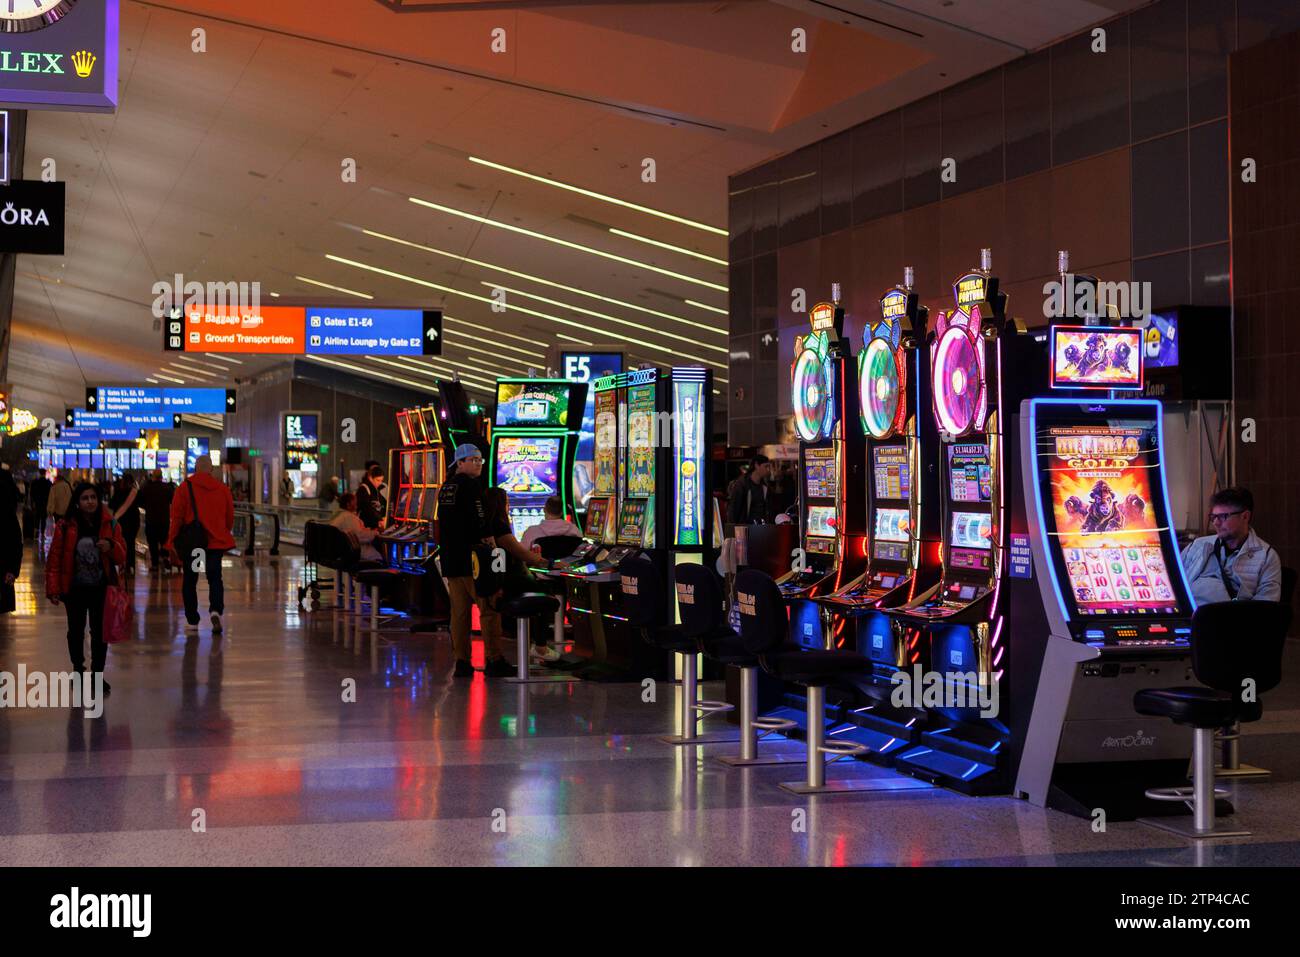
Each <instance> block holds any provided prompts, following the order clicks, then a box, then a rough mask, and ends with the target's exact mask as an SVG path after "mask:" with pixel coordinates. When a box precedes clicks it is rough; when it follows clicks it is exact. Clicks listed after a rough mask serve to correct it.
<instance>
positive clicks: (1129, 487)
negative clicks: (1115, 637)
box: [1038, 424, 1179, 615]
mask: <svg viewBox="0 0 1300 957" xmlns="http://www.w3.org/2000/svg"><path fill="white" fill-rule="evenodd" d="M1157 435H1158V430H1157V428H1156V427H1155V426H1154V425H1151V426H1143V425H1136V424H1135V425H1133V426H1123V425H1111V424H1098V425H1045V426H1043V427H1041V428H1040V429H1039V434H1038V452H1039V456H1040V458H1039V469H1040V474H1041V477H1042V478H1041V481H1042V484H1043V487H1042V490H1041V491H1042V492H1043V493H1044V494H1046V495H1047V498H1048V501H1049V502H1050V506H1051V507H1050V509H1046V510H1045V512H1046V514H1045V516H1044V518H1045V521H1046V525H1047V531H1048V535H1049V536H1050V539H1051V541H1052V542H1053V549H1052V551H1053V552H1054V553H1055V555H1054V557H1055V558H1056V560H1057V562H1058V567H1060V566H1063V571H1064V573H1065V574H1064V576H1062V577H1061V590H1062V592H1064V597H1065V599H1066V603H1067V607H1068V608H1069V609H1070V610H1071V611H1072V612H1074V613H1075V614H1079V615H1143V614H1149V615H1155V614H1177V613H1178V612H1179V604H1178V599H1177V597H1176V593H1175V586H1174V582H1173V580H1172V579H1171V577H1170V571H1169V569H1170V564H1171V563H1170V560H1169V558H1168V556H1167V555H1166V553H1165V548H1164V542H1163V541H1162V539H1165V538H1168V536H1169V529H1167V528H1164V527H1162V526H1161V525H1160V523H1159V521H1158V515H1159V514H1160V509H1158V508H1157V507H1156V501H1155V499H1154V498H1153V494H1154V492H1155V489H1154V488H1153V485H1152V481H1151V477H1152V474H1153V470H1154V468H1155V467H1157V466H1158V463H1159V450H1158V447H1157V446H1158V439H1157Z"/></svg>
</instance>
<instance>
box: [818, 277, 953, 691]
mask: <svg viewBox="0 0 1300 957" xmlns="http://www.w3.org/2000/svg"><path fill="white" fill-rule="evenodd" d="M927 317H928V310H927V309H926V307H924V306H922V305H921V304H920V300H919V298H918V297H917V295H916V293H915V292H914V291H913V289H912V269H911V267H910V266H909V267H908V268H907V270H906V272H905V277H904V280H903V284H902V285H901V286H895V287H893V288H892V289H890V290H889V291H888V292H886V293H885V295H884V296H883V297H882V298H881V300H880V318H879V319H878V320H876V321H873V322H872V323H870V325H869V326H868V327H867V328H866V329H865V330H864V331H863V349H862V351H861V352H860V353H858V416H859V419H860V420H861V423H862V429H863V432H864V433H865V436H866V461H867V467H868V474H867V481H866V483H865V485H866V488H865V492H866V499H867V529H868V531H869V539H868V540H867V541H866V544H867V567H866V570H865V571H864V572H863V573H862V575H860V576H859V577H858V578H856V579H854V580H852V581H850V582H849V583H848V584H847V585H845V586H844V587H843V588H840V589H838V590H836V591H834V592H831V593H830V594H827V595H825V596H823V597H821V598H818V599H817V601H818V602H819V603H820V604H821V605H822V606H823V608H824V609H825V612H826V614H827V615H828V616H830V617H831V618H832V619H835V618H843V619H847V621H848V622H849V624H850V629H849V634H848V635H847V640H846V643H847V644H849V646H850V647H853V648H855V650H856V651H858V653H860V654H862V655H865V656H866V657H868V658H870V659H871V660H872V662H873V664H874V668H875V671H874V674H873V676H872V678H873V683H874V684H876V685H879V686H880V687H886V688H887V687H891V686H892V677H893V674H894V673H895V672H896V671H898V670H899V669H900V668H909V667H911V666H912V665H913V664H915V663H917V662H923V661H924V659H925V657H926V652H927V651H928V649H927V648H926V647H925V646H924V644H923V643H922V642H921V641H920V639H919V637H918V635H917V633H916V632H915V631H912V632H905V631H904V630H903V629H900V628H897V627H895V623H894V621H893V619H891V618H890V617H889V616H887V615H884V614H882V613H881V611H880V609H882V608H888V607H894V606H898V605H902V604H906V603H907V602H909V601H912V600H914V599H915V598H917V597H918V596H920V595H923V594H925V593H927V592H928V591H930V590H931V589H933V587H934V585H935V583H936V582H937V580H938V574H939V532H938V528H939V507H938V498H939V495H938V492H939V485H938V471H937V470H936V469H935V468H933V467H927V464H928V463H929V462H930V461H931V460H932V459H933V457H934V454H935V450H936V449H937V446H938V432H937V429H936V427H935V424H934V417H933V416H932V415H931V414H930V377H929V376H928V375H923V374H922V370H921V361H922V358H923V356H924V350H923V349H922V348H921V346H922V345H923V343H924V337H925V326H926V319H927ZM832 630H833V631H834V630H835V629H834V626H832Z"/></svg>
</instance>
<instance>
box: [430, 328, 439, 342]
mask: <svg viewBox="0 0 1300 957" xmlns="http://www.w3.org/2000/svg"><path fill="white" fill-rule="evenodd" d="M428 335H429V341H430V342H432V341H434V340H435V339H437V338H438V330H437V329H433V328H430V329H429V333H428Z"/></svg>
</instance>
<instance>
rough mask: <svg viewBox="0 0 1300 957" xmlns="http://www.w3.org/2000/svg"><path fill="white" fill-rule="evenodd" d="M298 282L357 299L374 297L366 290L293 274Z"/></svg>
mask: <svg viewBox="0 0 1300 957" xmlns="http://www.w3.org/2000/svg"><path fill="white" fill-rule="evenodd" d="M293 278H294V279H296V280H298V281H299V282H305V283H310V284H311V285H313V286H320V287H322V288H324V289H333V290H334V291H335V292H341V293H343V294H345V295H348V296H356V297H357V298H358V299H374V298H375V297H374V296H372V295H370V293H367V292H357V291H356V290H355V289H345V288H344V287H343V286H333V285H330V284H329V283H327V282H321V281H320V280H319V279H308V278H307V277H306V276H294V277H293Z"/></svg>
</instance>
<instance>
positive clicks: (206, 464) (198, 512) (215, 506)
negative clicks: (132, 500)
mask: <svg viewBox="0 0 1300 957" xmlns="http://www.w3.org/2000/svg"><path fill="white" fill-rule="evenodd" d="M192 522H198V523H199V524H200V525H201V526H202V527H203V532H204V533H205V536H206V538H207V541H206V543H205V544H204V545H203V546H202V548H201V550H202V552H203V556H202V557H203V561H202V563H201V564H200V563H199V562H198V561H197V556H196V555H194V554H193V552H195V551H199V550H200V549H197V548H187V550H186V554H184V555H181V554H178V550H177V539H178V537H179V538H182V541H183V540H184V538H186V537H188V533H186V534H185V535H182V532H183V531H184V530H185V527H186V526H187V525H189V524H190V523H192ZM234 526H235V500H234V498H232V497H231V494H230V489H228V488H226V486H224V485H222V484H221V482H220V481H219V480H218V479H217V477H216V476H215V475H213V474H212V456H210V455H200V456H199V457H198V458H197V459H195V461H194V474H193V475H191V476H190V477H189V478H187V479H186V480H185V481H184V482H182V483H181V487H180V488H179V489H177V490H176V494H175V496H173V498H172V515H171V530H170V531H169V532H168V536H167V552H168V554H169V555H171V557H172V560H173V561H174V562H175V563H176V564H178V565H180V567H181V575H182V576H183V577H182V578H181V597H182V598H183V599H184V601H185V625H186V628H187V629H188V630H190V631H194V630H195V629H197V628H198V627H199V573H200V572H202V573H203V574H204V575H205V576H206V577H207V580H208V615H209V617H210V618H211V620H212V633H213V634H214V635H219V634H221V632H222V620H221V616H222V615H224V614H225V612H226V593H225V585H224V584H223V582H222V580H221V559H222V557H223V556H224V555H225V554H226V552H228V551H230V549H232V548H234V547H235V539H234V537H233V536H232V535H231V529H233V528H234Z"/></svg>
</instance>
